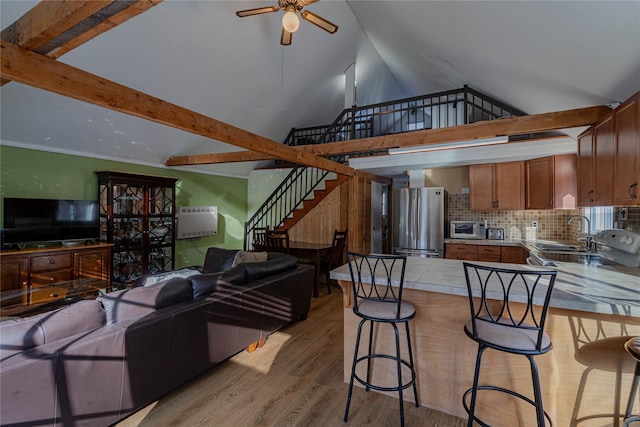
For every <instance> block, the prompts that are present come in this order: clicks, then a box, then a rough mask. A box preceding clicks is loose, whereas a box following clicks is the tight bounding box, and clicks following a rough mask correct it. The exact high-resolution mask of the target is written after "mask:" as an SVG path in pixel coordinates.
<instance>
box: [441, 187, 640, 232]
mask: <svg viewBox="0 0 640 427" xmlns="http://www.w3.org/2000/svg"><path fill="white" fill-rule="evenodd" d="M623 210H624V214H623V213H622V212H623ZM580 213H582V210H581V209H570V210H539V211H538V210H522V211H472V210H470V209H469V194H449V198H448V214H447V220H448V221H484V220H486V221H487V226H488V227H492V228H502V229H504V234H505V238H506V239H525V238H533V239H542V240H554V241H576V240H577V239H578V237H580V229H581V221H578V220H576V221H573V222H572V224H571V225H568V224H567V221H568V220H569V217H570V216H571V215H576V214H580ZM623 218H626V219H623ZM534 221H536V222H537V223H538V227H537V228H536V229H533V228H532V227H531V223H532V222H534ZM614 223H615V224H617V227H618V228H624V229H627V230H631V231H635V232H640V207H627V208H620V207H616V208H614Z"/></svg>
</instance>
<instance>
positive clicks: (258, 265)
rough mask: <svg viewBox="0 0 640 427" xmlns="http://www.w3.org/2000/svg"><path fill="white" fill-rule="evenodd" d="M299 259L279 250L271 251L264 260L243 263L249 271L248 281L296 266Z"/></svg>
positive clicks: (242, 266)
mask: <svg viewBox="0 0 640 427" xmlns="http://www.w3.org/2000/svg"><path fill="white" fill-rule="evenodd" d="M297 264H298V259H297V258H296V257H294V256H291V255H288V254H283V253H279V252H269V253H268V259H267V261H264V262H248V263H244V264H241V265H240V267H241V268H244V270H245V271H246V272H247V282H252V281H254V280H258V279H260V278H262V277H265V276H269V275H271V274H275V273H279V272H281V271H285V270H289V269H291V268H294V267H295V266H296V265H297Z"/></svg>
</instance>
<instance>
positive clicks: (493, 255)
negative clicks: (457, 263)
mask: <svg viewBox="0 0 640 427" xmlns="http://www.w3.org/2000/svg"><path fill="white" fill-rule="evenodd" d="M477 248H478V261H488V262H501V261H500V246H496V245H478V246H477Z"/></svg>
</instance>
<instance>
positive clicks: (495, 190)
mask: <svg viewBox="0 0 640 427" xmlns="http://www.w3.org/2000/svg"><path fill="white" fill-rule="evenodd" d="M524 170H525V168H524V161H519V162H505V163H491V164H484V165H471V166H469V186H470V193H471V194H470V208H471V210H481V211H490V210H522V209H524V206H525V202H524V200H525V199H524V195H525V173H524Z"/></svg>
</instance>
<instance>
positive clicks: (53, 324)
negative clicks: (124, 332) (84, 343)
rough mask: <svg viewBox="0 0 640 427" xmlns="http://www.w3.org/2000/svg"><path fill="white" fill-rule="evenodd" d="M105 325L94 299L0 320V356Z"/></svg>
mask: <svg viewBox="0 0 640 427" xmlns="http://www.w3.org/2000/svg"><path fill="white" fill-rule="evenodd" d="M105 324H106V314H105V311H104V310H103V309H102V307H101V305H100V303H99V302H98V301H95V300H86V301H78V302H77V303H75V304H71V305H70V306H67V307H65V308H62V309H60V310H56V311H51V312H47V313H42V314H39V315H36V316H31V317H25V318H23V319H17V320H7V321H4V322H1V323H0V355H1V356H0V357H2V358H4V357H5V356H7V355H9V354H12V353H16V352H19V351H22V350H26V349H28V348H32V347H36V346H39V345H42V344H46V343H49V342H53V341H57V340H59V339H62V338H66V337H70V336H72V335H76V334H79V333H82V332H88V331H92V330H94V329H98V328H100V327H102V326H104V325H105Z"/></svg>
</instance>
